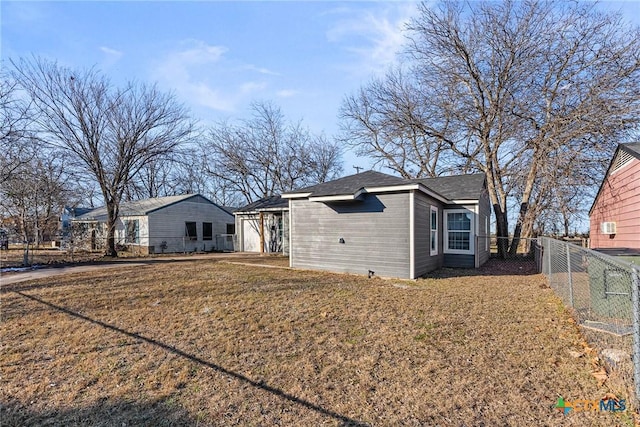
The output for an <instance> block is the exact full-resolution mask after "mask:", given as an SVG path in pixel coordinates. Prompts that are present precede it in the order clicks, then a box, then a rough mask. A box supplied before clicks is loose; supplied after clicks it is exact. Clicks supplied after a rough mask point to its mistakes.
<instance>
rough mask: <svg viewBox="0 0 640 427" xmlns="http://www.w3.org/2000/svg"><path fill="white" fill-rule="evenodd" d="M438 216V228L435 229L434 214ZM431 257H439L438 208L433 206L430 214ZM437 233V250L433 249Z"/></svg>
mask: <svg viewBox="0 0 640 427" xmlns="http://www.w3.org/2000/svg"><path fill="white" fill-rule="evenodd" d="M434 213H435V214H436V228H435V229H434V228H433V214H434ZM429 230H430V233H429V255H431V256H434V255H438V207H437V206H431V211H430V213H429ZM434 233H435V248H434V247H433V243H434V242H433V238H434Z"/></svg>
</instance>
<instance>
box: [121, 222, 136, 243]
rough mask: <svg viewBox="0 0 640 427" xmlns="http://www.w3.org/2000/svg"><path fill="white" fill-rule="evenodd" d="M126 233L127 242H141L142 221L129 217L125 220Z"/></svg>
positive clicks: (125, 240) (125, 239)
mask: <svg viewBox="0 0 640 427" xmlns="http://www.w3.org/2000/svg"><path fill="white" fill-rule="evenodd" d="M124 227H125V231H126V234H125V236H124V242H125V243H133V244H139V243H140V223H139V222H138V220H137V219H129V220H125V221H124Z"/></svg>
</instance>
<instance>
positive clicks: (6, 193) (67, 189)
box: [0, 150, 76, 245]
mask: <svg viewBox="0 0 640 427" xmlns="http://www.w3.org/2000/svg"><path fill="white" fill-rule="evenodd" d="M75 194H76V193H75V186H74V184H73V183H72V182H70V179H69V176H68V174H66V173H65V168H64V159H63V157H62V155H61V153H60V152H54V151H51V150H40V151H38V152H36V153H34V155H33V157H32V158H31V159H30V160H29V161H27V162H23V163H22V164H21V166H20V167H19V169H17V170H16V173H14V174H12V175H11V176H10V177H9V178H8V179H7V180H5V182H4V183H3V185H2V186H0V196H1V197H0V208H1V209H2V211H3V212H4V214H5V215H7V216H8V217H9V218H12V219H13V221H14V226H15V230H16V231H17V232H18V233H19V234H20V236H21V237H22V240H23V241H24V242H31V243H34V244H36V245H39V244H40V243H41V242H42V241H45V240H55V239H56V234H57V230H58V219H59V215H60V213H61V212H62V208H63V207H64V205H65V203H66V202H67V201H71V200H73V198H74V196H75Z"/></svg>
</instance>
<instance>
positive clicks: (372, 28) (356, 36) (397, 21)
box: [327, 2, 417, 74]
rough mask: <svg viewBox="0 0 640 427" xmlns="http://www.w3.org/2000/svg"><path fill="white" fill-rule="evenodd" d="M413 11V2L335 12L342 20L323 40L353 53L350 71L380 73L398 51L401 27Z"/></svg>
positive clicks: (402, 29) (394, 59) (402, 34)
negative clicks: (353, 60)
mask: <svg viewBox="0 0 640 427" xmlns="http://www.w3.org/2000/svg"><path fill="white" fill-rule="evenodd" d="M416 11H417V4H416V3H413V2H402V3H392V4H389V3H385V5H384V7H383V8H373V9H372V8H367V9H360V8H358V9H352V10H348V9H344V8H342V9H340V10H335V11H334V12H335V14H336V15H337V16H343V18H342V19H338V20H337V21H336V22H335V23H334V25H333V26H331V28H330V29H329V30H328V31H327V39H328V40H329V41H330V42H332V43H335V44H339V45H341V46H342V48H343V49H345V50H347V51H349V52H352V53H353V54H355V56H356V58H355V59H356V60H355V63H353V64H351V66H350V67H349V68H350V69H352V70H353V71H355V72H358V73H364V74H369V73H375V72H380V71H384V70H386V69H387V68H388V66H389V65H391V64H393V63H394V62H395V61H396V57H397V54H398V53H399V52H400V51H401V50H402V47H403V44H404V42H405V37H404V29H405V26H406V24H407V23H408V22H409V20H410V19H411V18H412V17H413V16H415V14H416Z"/></svg>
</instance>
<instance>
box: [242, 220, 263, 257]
mask: <svg viewBox="0 0 640 427" xmlns="http://www.w3.org/2000/svg"><path fill="white" fill-rule="evenodd" d="M259 227H260V223H259V222H258V220H256V219H244V220H242V250H243V251H245V252H260V233H258V228H259Z"/></svg>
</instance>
